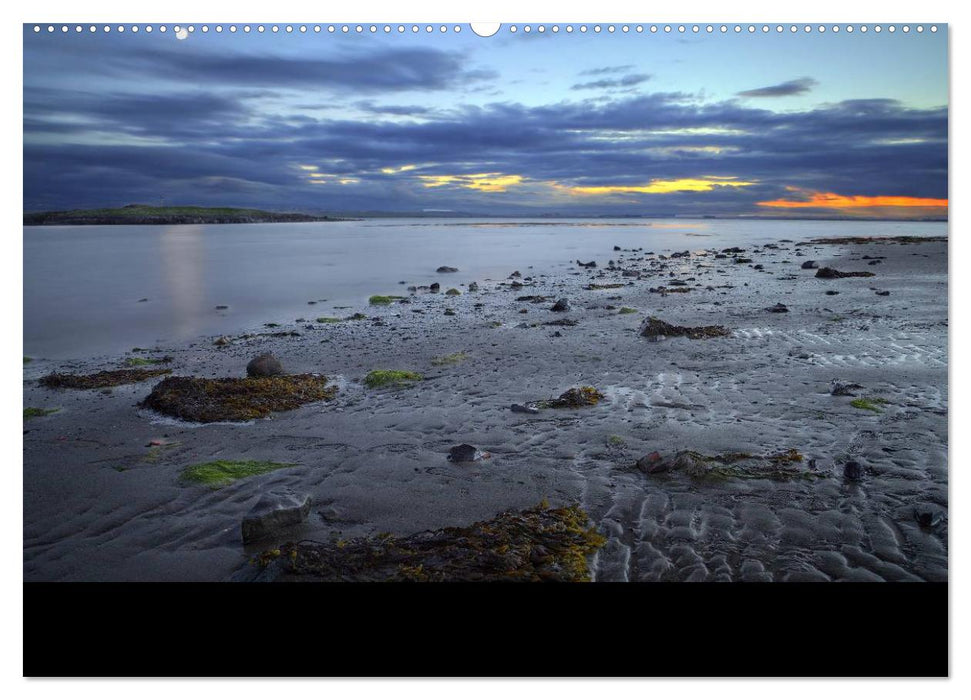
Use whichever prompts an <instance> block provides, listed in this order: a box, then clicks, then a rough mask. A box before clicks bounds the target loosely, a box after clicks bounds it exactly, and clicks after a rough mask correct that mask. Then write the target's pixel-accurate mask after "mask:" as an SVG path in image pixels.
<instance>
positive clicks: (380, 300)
mask: <svg viewBox="0 0 971 700" xmlns="http://www.w3.org/2000/svg"><path fill="white" fill-rule="evenodd" d="M398 299H404V297H399V296H394V295H381V294H375V295H374V296H371V297H368V300H367V303H368V304H370V305H371V306H387V305H388V304H390V303H391V302H393V301H396V300H398Z"/></svg>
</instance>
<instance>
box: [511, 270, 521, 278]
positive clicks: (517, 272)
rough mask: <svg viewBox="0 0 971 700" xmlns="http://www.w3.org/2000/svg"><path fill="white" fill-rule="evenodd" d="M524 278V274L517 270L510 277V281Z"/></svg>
mask: <svg viewBox="0 0 971 700" xmlns="http://www.w3.org/2000/svg"><path fill="white" fill-rule="evenodd" d="M522 276H523V275H522V273H520V272H519V270H516V271H515V272H513V273H512V274H511V275H509V279H515V278H517V277H522Z"/></svg>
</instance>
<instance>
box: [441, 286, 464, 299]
mask: <svg viewBox="0 0 971 700" xmlns="http://www.w3.org/2000/svg"><path fill="white" fill-rule="evenodd" d="M461 293H462V292H460V291H459V290H457V289H456V288H455V287H452V288H451V289H449V290H448V291H447V292H445V295H446V296H450V297H457V296H458V295H459V294H461Z"/></svg>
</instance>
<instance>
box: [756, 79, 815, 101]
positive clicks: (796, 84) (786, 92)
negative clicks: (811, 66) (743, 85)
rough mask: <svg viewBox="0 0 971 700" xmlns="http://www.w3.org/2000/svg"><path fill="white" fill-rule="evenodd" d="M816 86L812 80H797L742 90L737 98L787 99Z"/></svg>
mask: <svg viewBox="0 0 971 700" xmlns="http://www.w3.org/2000/svg"><path fill="white" fill-rule="evenodd" d="M817 85H819V82H818V81H816V80H814V79H813V78H797V79H796V80H790V81H788V82H785V83H779V84H778V85H769V86H767V87H761V88H756V89H754V90H744V91H742V92H739V93H737V94H738V96H739V97H789V96H790V95H802V94H804V93H807V92H809V91H810V90H812V89H813V88H814V87H816V86H817Z"/></svg>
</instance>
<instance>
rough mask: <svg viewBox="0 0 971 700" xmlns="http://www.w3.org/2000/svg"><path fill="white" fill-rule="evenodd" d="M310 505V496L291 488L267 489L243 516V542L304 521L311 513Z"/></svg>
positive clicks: (251, 540)
mask: <svg viewBox="0 0 971 700" xmlns="http://www.w3.org/2000/svg"><path fill="white" fill-rule="evenodd" d="M310 505H311V498H310V496H308V495H303V496H298V495H297V494H296V493H294V492H293V491H292V490H290V489H276V490H273V491H267V492H266V493H264V494H263V495H262V496H261V497H260V500H259V501H257V503H256V505H255V506H253V509H252V510H250V512H249V513H248V514H247V515H246V517H245V518H243V525H242V534H243V542H244V543H248V542H254V541H256V540H259V539H263V538H264V537H267V536H268V535H271V534H273V533H274V532H275V531H276V530H279V529H280V528H283V527H287V526H288V525H297V524H298V523H302V522H303V521H304V520H306V519H307V516H308V515H310Z"/></svg>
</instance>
